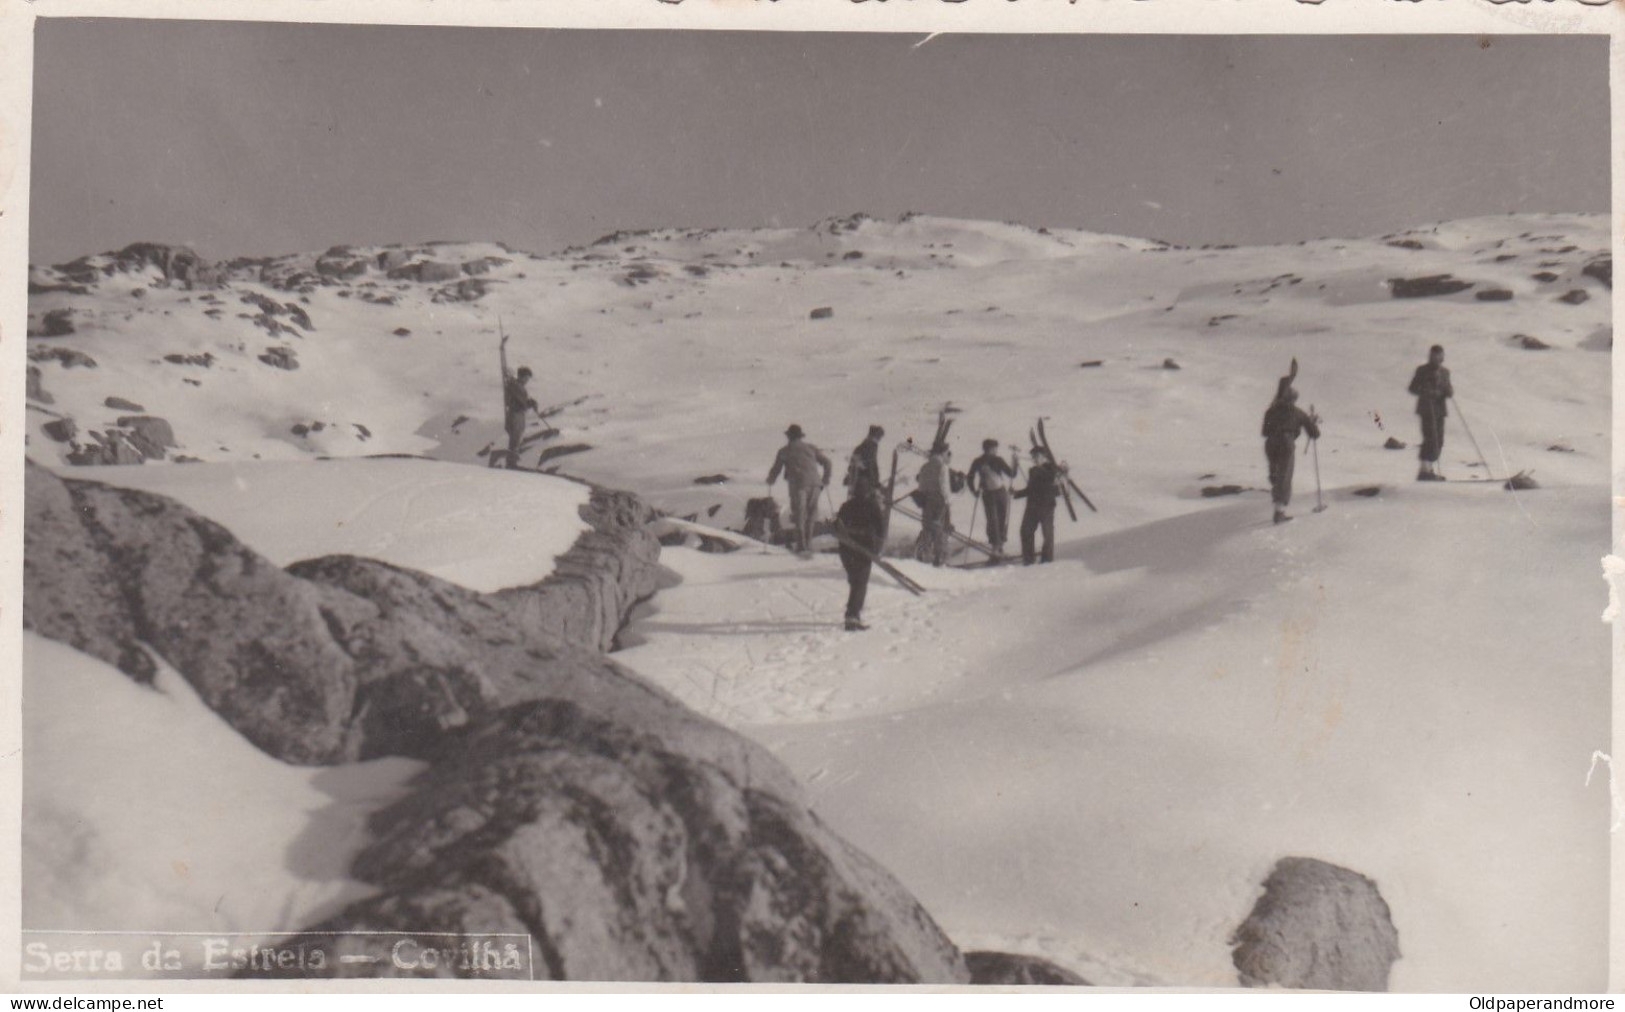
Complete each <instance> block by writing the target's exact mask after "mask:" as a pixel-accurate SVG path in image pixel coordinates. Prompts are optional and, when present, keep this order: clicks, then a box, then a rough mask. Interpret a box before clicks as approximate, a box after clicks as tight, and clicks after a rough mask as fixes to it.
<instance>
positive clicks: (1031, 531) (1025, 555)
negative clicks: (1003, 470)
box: [1013, 446, 1062, 566]
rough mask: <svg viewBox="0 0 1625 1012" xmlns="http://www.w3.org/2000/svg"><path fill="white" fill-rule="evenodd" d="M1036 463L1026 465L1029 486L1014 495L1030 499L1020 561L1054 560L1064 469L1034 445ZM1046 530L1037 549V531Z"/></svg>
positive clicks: (1024, 514) (1022, 529)
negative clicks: (1040, 550)
mask: <svg viewBox="0 0 1625 1012" xmlns="http://www.w3.org/2000/svg"><path fill="white" fill-rule="evenodd" d="M1032 457H1033V463H1032V466H1031V467H1029V468H1028V469H1027V487H1026V488H1023V489H1019V490H1017V491H1016V492H1015V494H1014V496H1013V497H1014V498H1016V499H1025V500H1027V508H1026V509H1025V510H1023V511H1022V514H1021V561H1022V564H1023V565H1028V566H1030V565H1032V564H1033V563H1034V562H1039V561H1042V562H1054V561H1055V500H1056V499H1059V498H1060V496H1061V475H1062V471H1061V469H1060V468H1059V467H1057V466H1056V465H1055V462H1054V461H1053V460H1051V459H1050V458H1049V454H1047V453H1045V452H1044V450H1043V449H1042V448H1041V447H1037V446H1035V447H1033V452H1032ZM1040 529H1042V530H1043V532H1044V545H1043V550H1042V552H1039V551H1037V550H1035V546H1034V541H1035V540H1036V535H1037V534H1038V531H1039V530H1040Z"/></svg>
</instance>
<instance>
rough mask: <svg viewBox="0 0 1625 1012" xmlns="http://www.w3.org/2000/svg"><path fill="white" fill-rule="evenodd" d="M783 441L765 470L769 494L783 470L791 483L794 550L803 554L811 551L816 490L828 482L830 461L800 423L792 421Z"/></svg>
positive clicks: (816, 498)
mask: <svg viewBox="0 0 1625 1012" xmlns="http://www.w3.org/2000/svg"><path fill="white" fill-rule="evenodd" d="M784 438H785V444H784V445H783V446H782V447H780V448H779V452H778V455H777V456H775V457H774V458H773V467H772V468H771V469H770V470H769V471H768V472H767V489H768V494H769V495H771V494H772V492H773V483H774V482H775V481H778V480H779V475H780V474H781V473H782V474H783V475H784V477H785V481H786V482H787V483H788V484H789V486H790V522H791V524H793V525H794V526H795V530H796V552H797V554H798V555H801V556H803V557H810V556H811V553H812V531H813V521H814V520H815V519H817V517H818V493H819V492H820V491H822V490H823V488H824V487H825V486H826V485H828V484H829V479H830V472H831V471H832V470H833V465H832V464H830V462H829V458H828V457H826V456H824V451H822V450H820V449H819V448H818V447H816V446H814V445H812V444H811V443H809V442H807V440H806V438H805V433H803V432H802V431H801V426H799V425H791V426H790V427H789V428H787V429H785V430H784Z"/></svg>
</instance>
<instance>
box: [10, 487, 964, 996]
mask: <svg viewBox="0 0 1625 1012" xmlns="http://www.w3.org/2000/svg"><path fill="white" fill-rule="evenodd" d="M368 463H372V462H368ZM390 463H394V462H390ZM307 466H311V467H317V468H321V467H324V466H327V465H307ZM427 466H428V467H445V465H427ZM142 470H145V469H142ZM480 473H481V472H475V474H480ZM482 476H483V475H482ZM503 477H504V478H505V477H506V476H503ZM514 480H518V481H530V482H538V483H539V482H543V481H553V480H554V479H542V478H529V479H519V478H515V479H514ZM26 484H27V490H26V491H27V500H28V510H27V517H26V525H25V526H26V536H27V544H26V548H25V614H24V624H25V626H26V627H27V628H29V629H30V630H32V631H34V632H37V633H39V634H41V635H43V636H46V637H48V638H50V639H54V640H58V641H60V642H62V643H65V644H67V645H69V646H72V647H74V648H76V649H78V650H80V651H82V652H83V653H85V654H89V655H91V656H94V657H97V658H99V659H102V660H104V661H107V662H108V663H111V664H113V665H116V666H117V667H119V668H120V669H121V670H122V671H124V673H125V674H127V675H130V676H132V677H133V678H135V679H136V680H137V681H141V682H151V681H152V680H153V679H154V677H155V676H156V674H157V672H156V669H155V665H154V661H153V655H154V654H155V655H156V656H158V657H160V658H162V660H163V661H164V662H166V664H167V665H168V666H169V667H172V668H173V669H174V672H175V673H176V674H178V675H179V676H180V677H181V678H183V679H184V680H185V681H186V682H187V683H189V684H190V686H191V687H192V688H193V689H195V690H196V692H197V696H198V698H199V699H201V700H202V702H203V703H204V704H205V705H207V706H208V707H209V708H210V709H211V710H213V711H214V712H216V713H218V714H219V715H220V716H221V717H222V718H224V719H225V721H226V723H228V724H229V725H230V726H231V727H232V728H234V729H235V730H236V732H238V733H240V734H242V735H243V736H244V737H246V738H247V739H249V740H250V741H251V742H254V743H255V744H257V745H259V746H260V747H261V748H262V749H263V750H265V751H267V752H270V753H272V754H273V755H275V756H277V757H279V758H282V759H284V760H286V761H290V762H295V763H304V764H339V765H346V764H348V763H349V762H351V761H353V760H356V759H364V758H373V757H385V756H391V755H394V756H400V755H410V756H412V757H414V758H418V759H423V760H427V761H429V762H430V763H431V765H430V767H429V769H428V770H427V771H426V772H425V773H424V774H423V776H422V777H420V778H419V779H418V780H417V781H415V782H414V783H413V784H412V786H411V788H410V790H409V793H408V794H407V795H406V796H405V797H404V798H402V799H400V800H399V801H396V802H395V803H393V804H391V805H390V806H389V807H387V808H385V809H383V810H382V811H380V812H379V813H378V814H377V815H376V816H374V817H373V819H372V820H371V828H372V831H373V834H374V840H373V842H372V843H371V844H370V845H369V846H367V847H366V848H364V849H363V850H361V851H360V852H359V853H358V855H357V857H356V859H355V860H354V862H353V863H352V866H351V868H350V874H351V876H352V877H353V878H355V879H357V880H359V881H360V882H362V883H364V884H366V885H368V886H370V887H373V888H375V889H376V890H377V892H376V893H375V894H374V895H373V896H371V897H369V898H365V899H361V900H358V901H356V902H354V903H351V904H350V905H349V906H347V907H345V908H344V909H343V910H342V911H341V912H339V913H337V914H334V915H332V916H328V917H326V918H325V919H324V920H323V921H322V922H321V923H320V924H319V925H317V927H316V928H315V929H314V930H315V931H317V932H318V933H317V934H303V935H297V936H293V937H292V938H291V939H289V940H288V941H286V942H284V943H283V947H293V946H301V945H302V946H313V945H319V946H322V947H323V948H324V950H325V951H326V952H327V953H328V956H329V958H332V957H334V956H337V955H341V954H351V953H355V952H357V951H362V952H368V953H371V952H373V951H374V950H375V949H376V948H378V947H382V948H385V949H387V948H390V947H391V946H393V945H394V943H395V942H396V941H398V936H392V937H390V938H388V939H387V940H385V941H383V942H380V941H378V940H377V939H376V938H371V939H369V938H367V937H364V936H358V935H354V934H348V933H347V932H354V931H362V930H381V931H397V932H414V931H421V932H430V933H433V932H447V931H463V930H470V931H480V932H513V933H516V934H525V935H529V936H530V937H531V938H532V939H533V940H534V942H535V949H534V951H535V953H536V954H537V955H536V962H537V965H536V967H535V972H536V974H537V976H539V977H551V978H555V979H573V980H582V979H589V980H592V979H596V980H604V979H623V980H628V979H630V980H642V979H669V980H700V979H704V980H741V981H750V980H753V981H817V982H836V981H863V982H915V981H924V982H940V983H963V982H966V981H967V980H968V974H967V972H966V969H965V965H964V962H963V960H962V958H961V956H960V954H959V952H958V950H957V949H956V948H955V947H954V946H953V944H952V943H951V942H950V941H949V940H948V939H947V937H946V936H945V935H944V934H943V933H942V931H941V930H940V929H939V928H938V927H937V926H936V924H935V923H934V922H933V921H932V920H931V918H930V916H929V915H928V914H926V912H925V911H924V910H923V909H921V908H920V906H919V904H918V903H917V902H916V901H915V900H914V899H913V898H912V897H911V896H910V895H909V894H908V893H907V892H905V891H904V890H903V889H902V887H901V886H900V885H898V883H897V882H896V881H895V880H893V879H892V878H891V876H890V875H889V874H888V873H887V872H886V871H884V870H883V869H882V868H880V867H879V866H878V865H876V864H875V863H874V862H873V861H872V860H870V859H869V858H868V857H866V856H865V855H863V854H862V853H860V852H858V851H857V850H855V849H854V848H852V847H851V846H850V845H849V844H847V843H846V842H845V841H843V840H842V839H840V838H839V837H837V836H835V835H834V834H833V833H831V832H830V831H829V830H828V829H827V828H826V827H825V826H824V825H823V824H822V823H821V822H820V821H819V820H818V819H817V817H816V816H814V815H813V814H812V813H811V811H810V809H809V808H808V806H807V802H806V801H805V799H804V798H803V797H802V793H801V790H800V788H799V786H798V785H797V784H796V782H795V781H794V779H793V778H792V777H791V775H790V774H789V773H788V771H787V770H786V769H785V768H784V766H783V765H782V764H780V763H779V762H778V761H777V760H776V759H774V758H773V757H772V756H771V755H770V754H769V753H768V752H766V751H765V750H764V749H762V748H761V747H760V746H758V745H756V744H755V743H754V742H752V741H750V740H748V739H746V738H744V737H742V736H741V735H739V734H737V733H735V732H733V731H731V730H729V729H727V728H725V727H723V726H722V725H720V724H717V723H715V722H713V721H711V720H709V719H707V718H704V717H701V716H699V715H698V714H696V713H695V712H693V711H692V710H689V709H687V708H686V707H684V706H683V705H682V704H680V703H678V702H677V701H676V700H675V699H674V698H672V697H671V696H669V695H668V694H666V693H665V692H663V691H661V690H658V689H656V688H653V687H652V686H650V685H648V684H647V683H645V682H643V681H641V680H639V679H638V678H636V677H635V676H632V675H630V674H629V673H627V672H626V671H625V670H623V669H622V668H620V666H619V665H617V664H616V663H615V662H614V661H613V660H612V659H611V658H610V657H609V656H608V655H606V654H604V653H603V652H601V648H602V647H603V646H605V645H606V644H607V643H609V642H610V641H612V640H613V636H614V631H615V630H616V629H618V628H619V626H620V624H621V622H622V621H623V620H624V616H625V614H626V612H627V611H629V610H630V608H631V607H632V605H633V604H634V603H635V602H636V601H637V600H638V599H640V598H641V597H643V596H646V595H647V594H648V593H650V592H652V590H653V587H654V580H655V577H656V574H657V571H658V570H657V561H656V559H657V555H656V553H657V552H658V547H657V545H656V543H655V541H654V538H653V535H652V534H650V533H649V532H648V531H647V530H645V527H646V525H647V522H648V521H649V519H651V518H652V511H651V510H650V509H649V507H648V506H646V505H645V504H643V503H642V502H641V501H640V500H638V499H636V498H635V497H633V496H630V495H625V494H621V493H611V492H597V493H595V494H594V495H593V497H592V499H591V501H590V502H589V503H588V505H587V506H586V507H584V508H583V509H582V511H581V514H582V518H583V519H585V520H586V521H587V522H588V524H589V525H590V526H591V528H592V530H591V531H590V532H589V533H587V534H585V535H583V536H582V537H581V538H580V539H579V540H578V542H577V544H576V546H575V547H574V548H572V549H571V550H570V551H569V552H567V553H565V555H564V556H563V557H561V558H560V559H559V560H558V562H557V564H556V566H555V569H554V572H553V573H552V574H551V575H549V576H548V577H547V578H546V579H544V580H542V581H540V582H539V583H538V584H535V585H533V586H527V587H515V588H509V589H508V590H504V591H499V592H495V593H482V592H480V591H476V590H472V589H469V588H467V587H464V586H460V585H458V584H455V583H452V582H450V581H447V580H443V579H440V578H437V577H434V576H430V575H428V574H425V573H421V572H417V571H415V570H410V569H406V568H403V567H400V566H395V565H391V564H388V563H384V562H379V561H376V560H371V559H363V558H358V557H354V556H342V555H341V556H331V555H330V556H325V557H321V558H316V559H313V560H309V561H305V562H300V563H296V564H294V565H292V566H289V567H288V568H287V569H286V570H284V569H281V568H279V567H278V566H277V565H275V564H274V563H272V562H270V561H269V560H267V559H266V558H265V557H263V556H261V555H260V554H258V553H256V552H254V551H252V550H251V549H249V548H248V547H247V546H245V545H244V544H243V543H242V542H240V541H239V540H238V539H237V538H236V537H235V536H234V535H233V534H232V533H231V532H230V531H228V530H226V529H225V528H224V527H222V526H220V525H219V524H216V523H214V522H212V521H210V520H207V519H205V518H204V517H202V516H199V515H198V514H197V513H195V512H194V511H192V510H191V509H189V508H187V507H185V506H183V505H181V504H180V503H178V502H176V501H174V500H172V499H169V498H166V497H163V496H159V495H155V494H152V493H150V492H144V491H138V490H135V489H128V488H116V487H113V486H110V485H106V484H102V483H96V482H88V481H80V480H75V479H63V478H59V477H57V476H56V475H55V474H53V473H51V472H49V471H47V470H45V469H43V468H39V467H35V466H30V467H29V468H28V473H27V482H26ZM149 649H150V651H151V652H152V653H151V654H149V653H148V650H149ZM346 768H348V767H347V766H346ZM425 942H426V944H427V943H428V942H429V940H428V939H427V938H426V939H425ZM339 965H340V966H344V965H347V964H344V963H342V961H341V962H340V963H339ZM354 965H356V966H365V967H366V969H367V972H369V973H373V972H377V967H376V966H374V965H373V964H354ZM382 965H383V966H392V964H390V963H388V961H386V962H385V963H384V964H382ZM446 970H447V972H455V968H454V967H449V968H446ZM388 972H410V971H402V970H399V969H392V970H390V971H388Z"/></svg>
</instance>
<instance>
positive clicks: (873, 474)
mask: <svg viewBox="0 0 1625 1012" xmlns="http://www.w3.org/2000/svg"><path fill="white" fill-rule="evenodd" d="M885 435H886V430H885V429H882V428H881V427H880V426H878V425H871V426H869V434H868V435H867V436H865V437H863V442H861V443H859V444H858V445H857V446H855V447H853V448H852V456H851V457H850V458H848V460H847V463H846V480H845V482H844V484H845V485H847V486H848V487H851V486H854V485H856V484H857V481H858V479H859V478H865V479H867V480H868V481H869V484H870V485H871V486H872V487H874V488H879V487H880V481H881V479H880V440H881V439H882V438H883V437H884V436H885Z"/></svg>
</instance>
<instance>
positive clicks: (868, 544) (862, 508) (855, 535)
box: [835, 495, 886, 555]
mask: <svg viewBox="0 0 1625 1012" xmlns="http://www.w3.org/2000/svg"><path fill="white" fill-rule="evenodd" d="M835 522H836V523H837V524H839V525H840V527H841V530H842V531H843V532H844V533H845V534H846V535H847V536H849V537H850V538H851V539H852V540H853V541H856V542H857V543H858V544H860V545H862V546H863V547H864V548H867V549H868V550H869V551H871V552H874V553H875V554H876V555H879V554H880V550H881V548H882V547H884V543H883V542H882V541H881V532H882V531H883V530H884V529H885V526H886V514H885V512H884V511H883V510H882V509H881V508H880V501H879V500H878V499H876V498H875V497H874V496H872V495H860V496H853V497H852V498H850V499H848V500H847V501H846V502H843V503H841V508H840V509H838V510H836V511H835Z"/></svg>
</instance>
